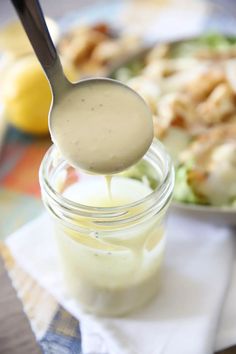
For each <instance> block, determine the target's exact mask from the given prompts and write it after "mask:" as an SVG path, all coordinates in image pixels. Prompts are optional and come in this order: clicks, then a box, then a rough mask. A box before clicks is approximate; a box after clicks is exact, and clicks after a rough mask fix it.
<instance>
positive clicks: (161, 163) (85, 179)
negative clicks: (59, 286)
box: [40, 141, 174, 316]
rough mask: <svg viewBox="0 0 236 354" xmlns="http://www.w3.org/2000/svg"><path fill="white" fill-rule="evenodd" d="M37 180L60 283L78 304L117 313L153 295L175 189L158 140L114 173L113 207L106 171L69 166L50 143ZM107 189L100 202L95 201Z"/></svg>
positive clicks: (135, 305) (109, 313)
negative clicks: (50, 221) (98, 172)
mask: <svg viewBox="0 0 236 354" xmlns="http://www.w3.org/2000/svg"><path fill="white" fill-rule="evenodd" d="M40 185H41V191H42V199H43V201H44V204H45V206H46V208H47V209H48V210H49V211H50V213H51V214H52V215H53V217H54V221H55V223H54V224H55V236H56V239H57V243H58V248H59V255H60V259H61V264H62V270H63V274H64V279H65V284H66V285H67V288H68V290H69V292H70V294H71V295H72V296H73V298H74V299H76V300H77V301H78V303H79V304H80V306H81V307H82V308H83V309H85V310H86V311H89V312H93V313H96V314H103V315H110V316H113V315H122V314H125V313H127V312H129V311H131V310H133V309H135V308H138V307H139V306H141V305H143V304H144V303H146V302H147V301H148V300H149V299H151V298H152V297H154V295H155V294H156V292H157V290H158V285H159V274H160V267H161V263H162V259H163V252H164V247H165V233H164V219H165V215H166V211H167V209H168V206H169V203H170V200H171V197H172V192H173V187H174V169H173V166H172V163H171V160H170V158H169V155H168V154H167V153H166V151H165V149H164V148H163V147H162V145H161V144H160V143H159V142H157V141H154V142H153V144H152V146H151V147H150V149H149V151H148V152H147V153H146V155H145V156H144V157H143V159H142V160H141V161H140V162H139V163H138V164H137V165H135V166H133V167H131V168H130V169H129V170H126V171H125V172H124V173H120V174H117V175H114V176H113V177H112V179H111V197H112V198H114V199H115V201H119V202H118V203H117V205H116V206H110V204H109V193H108V192H107V189H108V188H106V183H105V178H104V176H97V175H88V174H85V173H84V172H82V171H79V170H77V169H75V168H73V167H72V166H70V165H69V164H68V163H67V162H66V161H65V160H64V159H63V158H62V157H61V156H60V155H59V154H58V152H57V150H56V148H55V147H54V146H52V147H51V148H50V149H49V151H48V152H47V153H46V155H45V157H44V159H43V161H42V164H41V168H40ZM106 193H107V195H108V197H107V196H106V202H104V203H103V204H102V205H101V204H99V203H97V200H99V199H101V198H100V195H102V197H103V195H104V194H106ZM104 200H105V199H104ZM127 200H128V201H130V200H131V202H129V203H127V202H124V203H123V202H122V201H127ZM107 201H108V202H107Z"/></svg>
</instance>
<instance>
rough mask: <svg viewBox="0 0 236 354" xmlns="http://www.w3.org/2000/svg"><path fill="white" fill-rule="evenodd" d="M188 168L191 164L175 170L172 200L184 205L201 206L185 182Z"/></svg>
mask: <svg viewBox="0 0 236 354" xmlns="http://www.w3.org/2000/svg"><path fill="white" fill-rule="evenodd" d="M190 166H191V164H188V165H181V166H179V167H178V168H177V169H176V174H175V189H174V199H175V200H177V201H179V202H184V203H195V204H200V203H201V204H202V201H201V200H200V199H199V198H198V197H197V195H196V194H195V193H194V191H193V190H192V188H191V186H190V185H189V184H188V181H187V177H188V171H189V169H190Z"/></svg>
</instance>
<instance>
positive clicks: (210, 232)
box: [7, 214, 236, 354]
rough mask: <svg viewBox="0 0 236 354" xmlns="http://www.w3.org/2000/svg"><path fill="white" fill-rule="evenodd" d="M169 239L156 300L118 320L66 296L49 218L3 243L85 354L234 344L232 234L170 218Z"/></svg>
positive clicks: (157, 352)
mask: <svg viewBox="0 0 236 354" xmlns="http://www.w3.org/2000/svg"><path fill="white" fill-rule="evenodd" d="M167 234H168V235H167V236H168V241H167V251H166V257H165V264H164V268H163V279H162V286H161V288H160V291H159V294H158V296H157V297H156V299H155V300H154V301H152V302H151V303H150V304H149V305H147V306H146V307H144V308H143V309H141V310H139V311H138V312H135V313H133V314H131V315H129V316H127V317H123V318H102V317H96V316H92V315H88V314H85V313H83V312H82V311H81V310H80V309H79V308H78V305H76V303H75V301H73V299H72V298H71V297H70V296H69V294H67V293H66V290H65V288H64V286H63V280H62V277H61V272H60V266H59V264H58V258H57V252H56V244H55V241H54V238H53V230H52V225H51V221H50V219H49V217H48V216H47V215H42V216H41V217H39V218H38V219H36V220H35V221H33V222H31V223H30V224H27V225H26V226H24V227H23V228H21V229H20V230H18V231H17V232H15V233H14V234H13V235H12V236H10V237H9V238H8V239H7V243H8V245H9V247H10V249H11V251H12V253H13V255H14V257H15V258H16V259H17V260H18V262H19V264H20V265H21V266H22V267H23V268H24V269H25V270H26V271H27V272H28V273H30V274H31V276H33V277H34V278H35V279H36V280H37V281H38V282H39V283H40V284H41V285H42V286H44V287H45V288H46V289H47V290H48V291H49V292H50V293H51V294H53V295H54V296H55V297H56V299H57V300H58V301H59V303H60V304H61V305H62V306H64V307H65V308H66V309H67V310H68V311H69V312H71V313H72V314H73V315H74V316H75V317H76V318H78V319H79V320H80V323H81V331H82V346H83V353H84V354H92V353H93V354H94V353H96V354H105V353H108V354H185V353H186V354H206V353H213V352H214V350H219V349H222V348H224V347H228V346H230V345H232V344H234V343H236V308H235V304H234V302H235V295H236V274H235V273H234V274H233V271H234V270H235V271H236V266H235V241H236V240H235V238H234V235H233V232H232V231H231V230H230V229H227V228H225V227H217V226H214V225H211V224H208V223H204V222H200V221H198V220H196V219H193V218H188V219H186V218H184V217H180V216H176V215H174V214H171V215H170V217H169V221H168V227H167ZM229 286H230V287H229ZM228 290H229V291H228ZM222 310H223V311H222Z"/></svg>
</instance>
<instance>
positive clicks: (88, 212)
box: [39, 139, 174, 219]
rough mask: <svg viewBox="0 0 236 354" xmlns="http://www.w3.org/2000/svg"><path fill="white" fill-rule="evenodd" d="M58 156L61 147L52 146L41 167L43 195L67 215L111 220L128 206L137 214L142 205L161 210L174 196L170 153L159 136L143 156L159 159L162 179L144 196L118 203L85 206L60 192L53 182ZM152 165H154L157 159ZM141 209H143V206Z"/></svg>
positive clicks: (40, 175)
mask: <svg viewBox="0 0 236 354" xmlns="http://www.w3.org/2000/svg"><path fill="white" fill-rule="evenodd" d="M56 156H58V150H57V148H56V147H55V146H54V145H53V146H51V147H50V148H49V150H48V151H47V153H46V154H45V156H44V158H43V160H42V163H41V166H40V169H39V181H40V186H41V191H42V197H43V199H44V202H45V203H46V206H47V207H48V208H49V209H50V210H51V211H52V212H53V210H52V209H53V207H55V206H56V207H57V208H58V207H59V208H60V209H61V210H62V211H63V212H64V213H66V214H74V215H82V216H84V217H89V216H91V217H93V218H97V219H104V218H107V217H109V219H111V218H113V219H115V218H119V219H120V217H121V216H122V215H125V214H127V209H128V210H129V211H130V212H131V213H132V211H135V212H134V213H133V214H137V210H138V209H139V207H140V208H141V206H143V205H149V207H150V208H152V209H153V207H154V208H155V210H156V212H158V211H160V210H161V209H162V208H163V207H164V206H165V205H166V204H167V203H168V201H169V200H170V198H171V196H172V192H173V188H174V167H173V164H172V161H171V158H170V156H169V154H168V153H167V152H166V150H165V148H164V147H163V145H162V144H161V143H160V142H159V141H157V140H156V139H154V140H153V143H152V144H151V146H150V148H149V150H148V151H147V153H146V154H145V156H144V157H145V158H146V159H147V160H150V161H154V160H158V162H159V164H161V168H162V177H161V179H160V180H159V183H158V186H157V187H156V188H155V189H154V190H153V191H152V192H151V193H150V194H148V195H146V196H145V197H143V198H140V199H138V200H137V201H134V202H131V203H127V204H122V205H119V206H112V207H100V206H99V207H97V206H90V205H85V204H81V203H78V202H75V201H73V200H70V199H68V198H67V197H65V196H64V195H62V194H60V193H59V192H58V191H57V190H56V189H55V188H54V187H53V186H52V183H51V178H52V167H54V160H56ZM57 159H58V157H57ZM60 161H61V162H60V164H64V165H65V164H67V165H68V163H67V162H66V161H65V160H64V159H63V158H62V157H61V156H60ZM153 164H155V162H154V163H153ZM68 166H69V165H68ZM78 171H79V169H78ZM141 209H142V210H143V208H141ZM141 209H140V210H141ZM53 213H54V212H53Z"/></svg>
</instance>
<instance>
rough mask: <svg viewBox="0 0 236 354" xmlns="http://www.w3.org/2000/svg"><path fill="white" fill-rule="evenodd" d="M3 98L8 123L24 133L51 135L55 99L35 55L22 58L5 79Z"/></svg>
mask: <svg viewBox="0 0 236 354" xmlns="http://www.w3.org/2000/svg"><path fill="white" fill-rule="evenodd" d="M2 90H3V92H2V99H3V103H4V106H5V111H6V115H7V118H8V120H9V122H10V123H11V124H12V125H14V126H15V127H16V128H18V129H20V130H21V131H23V132H26V133H30V134H36V135H43V134H46V133H48V113H49V108H50V103H51V99H52V95H51V91H50V87H49V84H48V81H47V79H46V77H45V75H44V73H43V70H42V68H41V66H40V64H39V63H38V61H37V59H36V57H35V56H34V55H28V56H25V57H22V58H19V59H18V60H17V61H16V62H15V63H14V64H13V65H12V66H11V68H10V69H9V70H8V72H7V73H6V75H5V77H4V84H3V88H2Z"/></svg>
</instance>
